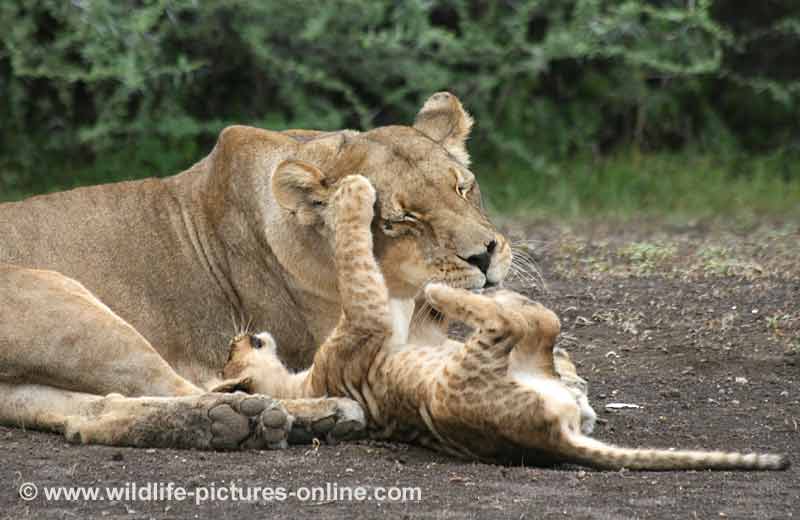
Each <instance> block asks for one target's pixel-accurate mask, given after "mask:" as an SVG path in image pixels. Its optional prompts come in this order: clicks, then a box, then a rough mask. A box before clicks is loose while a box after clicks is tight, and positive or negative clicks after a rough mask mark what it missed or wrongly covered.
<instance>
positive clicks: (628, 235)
mask: <svg viewBox="0 0 800 520" xmlns="http://www.w3.org/2000/svg"><path fill="white" fill-rule="evenodd" d="M511 233H512V234H515V235H517V236H518V237H522V238H523V240H521V241H520V242H519V246H520V247H521V248H523V249H526V250H527V251H528V252H529V253H530V255H531V256H533V257H534V258H535V260H536V262H537V263H538V265H539V266H540V268H541V272H542V274H543V277H544V279H545V280H546V281H547V289H546V291H542V290H537V289H533V288H532V280H531V279H530V277H529V276H528V275H524V274H523V275H520V276H518V277H517V279H516V280H514V281H512V284H513V285H514V286H515V287H517V288H520V289H523V290H525V291H526V292H528V293H530V294H533V295H534V296H535V297H536V298H538V299H540V300H541V301H543V302H544V303H546V304H547V305H549V306H550V307H552V308H553V309H555V310H556V311H557V312H558V313H559V315H560V316H561V317H562V320H563V325H564V327H563V328H564V331H565V337H564V339H563V342H564V344H565V345H566V346H567V347H568V348H569V349H570V350H571V351H572V353H573V357H574V358H575V359H576V361H577V362H578V363H579V367H580V372H581V373H582V374H583V375H584V376H585V377H586V378H587V379H589V380H590V383H591V390H590V398H591V400H592V402H593V404H594V406H595V408H596V409H597V410H598V412H599V415H600V417H601V419H602V423H601V424H600V425H599V427H598V430H597V435H598V436H599V437H600V438H603V439H606V440H609V441H612V442H615V443H618V444H626V445H648V446H666V447H669V446H676V447H678V446H679V447H686V448H701V447H704V448H725V449H731V450H758V451H773V452H784V453H788V454H789V455H790V458H791V459H792V462H793V464H794V465H793V466H792V467H791V468H790V469H789V470H788V471H786V472H752V473H747V472H662V473H634V472H628V471H622V472H599V471H593V470H589V469H583V468H579V467H573V466H565V467H560V468H557V469H538V468H523V467H500V466H492V465H484V464H473V463H467V462H462V461H457V460H453V459H451V458H448V457H444V456H441V455H437V454H434V453H431V452H429V451H426V450H424V449H420V448H414V447H408V446H403V445H393V444H376V443H369V442H354V443H348V444H340V445H338V446H321V447H318V448H313V447H308V446H304V447H294V448H291V449H289V450H286V451H282V452H248V453H201V452H188V451H171V450H158V451H156V450H136V449H119V448H108V447H101V446H74V445H70V444H68V443H66V442H65V441H64V440H63V439H62V438H60V437H58V436H56V435H50V434H44V433H37V432H31V431H21V430H16V429H10V428H0V476H2V479H3V480H2V482H3V484H2V485H0V504H1V505H2V510H0V517H8V518H36V519H38V518H126V519H138V518H211V519H217V518H243V517H270V518H305V517H309V518H325V519H329V518H348V519H349V518H365V517H378V516H385V517H389V518H396V517H400V518H460V517H468V518H531V519H549V518H570V519H582V518H593V519H594V518H598V519H616V518H688V519H693V518H699V519H712V518H736V519H738V518H758V519H786V518H792V517H800V470H799V469H798V468H800V459H799V458H798V455H797V452H798V447H800V424H798V423H799V422H800V227H798V226H797V225H786V224H780V225H770V226H763V227H760V228H757V229H749V230H738V231H730V230H728V231H724V230H720V229H719V228H715V227H706V226H699V225H694V226H685V227H669V226H666V225H663V224H652V223H650V224H649V223H641V222H638V223H635V224H627V225H617V226H600V225H581V226H574V227H573V228H571V229H570V228H564V227H556V226H553V225H550V224H548V223H546V222H541V223H536V224H528V225H526V226H520V225H516V226H514V229H513V230H511ZM612 402H616V403H630V404H636V405H638V406H640V407H641V408H638V409H628V410H622V411H616V412H610V411H606V410H605V405H607V404H609V403H612ZM23 482H33V483H35V484H36V485H37V486H38V487H39V492H40V493H39V495H40V496H39V497H38V498H36V499H34V500H32V501H29V502H26V501H23V500H22V499H21V498H20V497H19V495H18V490H19V486H20V485H21V484H22V483H23ZM134 482H135V483H136V484H137V485H139V486H142V485H144V484H146V483H147V482H160V483H167V482H173V483H174V484H175V485H176V486H183V487H184V488H186V489H187V490H188V491H194V492H200V490H202V489H205V490H206V491H208V492H210V489H212V488H216V489H219V488H223V487H224V488H226V489H229V486H231V484H233V485H235V486H239V487H244V486H265V487H273V488H279V487H282V488H285V489H286V491H287V493H291V492H295V493H298V491H300V490H301V488H302V487H313V486H324V485H325V484H326V483H330V484H331V485H332V486H333V485H336V486H338V487H339V488H343V487H344V486H365V487H366V488H367V492H368V493H373V492H374V491H375V488H376V487H377V486H387V487H388V486H408V487H418V488H419V491H420V493H421V497H422V499H421V500H420V501H406V502H379V501H376V500H364V501H333V500H329V499H325V498H323V499H321V500H320V499H316V500H309V501H301V500H299V499H298V498H297V497H296V496H290V497H288V498H287V499H286V500H282V501H281V500H276V499H273V500H264V499H262V498H261V497H259V498H255V499H253V500H249V501H232V500H227V501H225V500H217V501H211V500H208V501H205V502H203V503H201V504H199V505H198V504H195V500H194V499H192V498H187V499H186V500H184V501H171V502H167V501H151V502H144V501H124V500H123V501H110V500H103V501H94V502H88V501H76V502H68V501H50V502H48V501H46V500H45V499H44V498H43V490H44V488H45V487H48V486H100V487H103V486H123V487H124V486H126V485H129V484H128V483H134ZM162 485H165V484H162ZM300 493H301V494H302V491H300Z"/></svg>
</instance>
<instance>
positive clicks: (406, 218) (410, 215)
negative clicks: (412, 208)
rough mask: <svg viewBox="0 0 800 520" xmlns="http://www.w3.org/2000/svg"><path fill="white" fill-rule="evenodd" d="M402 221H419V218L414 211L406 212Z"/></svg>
mask: <svg viewBox="0 0 800 520" xmlns="http://www.w3.org/2000/svg"><path fill="white" fill-rule="evenodd" d="M400 222H419V219H418V218H417V216H416V215H414V214H413V213H404V214H403V218H402V220H401V221H400Z"/></svg>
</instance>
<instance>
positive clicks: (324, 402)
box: [283, 397, 367, 444]
mask: <svg viewBox="0 0 800 520" xmlns="http://www.w3.org/2000/svg"><path fill="white" fill-rule="evenodd" d="M283 405H284V406H285V407H286V409H287V410H288V411H289V413H291V414H292V416H293V418H294V423H293V426H292V430H291V432H290V434H289V442H290V443H291V444H308V443H310V442H312V441H313V440H314V439H319V440H321V441H326V442H328V443H330V444H334V443H336V442H337V441H341V440H347V439H353V438H357V437H359V436H361V434H362V433H363V432H364V429H365V428H366V425H367V421H366V418H365V416H364V410H363V409H362V408H361V405H359V404H358V403H357V402H355V401H353V400H352V399H347V398H344V397H324V398H318V399H287V400H285V401H283Z"/></svg>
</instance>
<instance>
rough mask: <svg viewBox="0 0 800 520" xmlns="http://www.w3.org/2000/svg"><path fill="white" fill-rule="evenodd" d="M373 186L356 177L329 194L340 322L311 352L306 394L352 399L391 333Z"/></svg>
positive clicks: (359, 397) (359, 396) (362, 399)
mask: <svg viewBox="0 0 800 520" xmlns="http://www.w3.org/2000/svg"><path fill="white" fill-rule="evenodd" d="M374 205H375V189H374V188H373V187H372V185H371V184H370V183H369V181H368V180H367V179H366V178H364V177H362V176H360V175H351V176H349V177H346V178H345V179H343V180H342V181H341V183H340V186H339V187H338V189H337V191H336V193H334V195H333V196H332V198H331V203H330V211H331V215H330V216H329V218H330V219H331V220H332V223H331V227H332V228H333V230H334V258H335V260H336V279H337V284H338V289H339V295H340V300H341V305H342V314H341V317H340V319H339V323H338V325H337V326H336V328H335V329H334V331H333V332H332V333H331V335H330V336H329V337H328V339H326V340H325V342H324V343H323V344H322V346H321V347H320V348H319V350H318V351H317V353H316V355H315V356H314V364H313V366H312V368H311V372H310V378H311V384H310V387H311V393H312V395H315V396H323V395H336V396H347V397H351V398H353V399H356V400H357V401H359V403H361V404H366V405H369V402H370V398H369V397H368V396H366V397H365V396H364V395H362V386H363V385H362V383H363V381H364V380H365V378H366V377H367V374H368V372H369V367H370V365H371V363H372V362H373V360H374V356H375V355H377V353H378V352H379V351H380V349H381V347H383V345H384V343H385V342H386V341H387V340H388V339H389V338H390V337H391V334H392V320H391V316H390V312H389V294H388V290H387V288H386V283H385V282H384V279H383V275H382V273H381V271H380V268H379V267H378V263H377V262H376V260H375V256H374V254H373V251H372V231H371V225H372V219H373V217H374V209H373V207H374Z"/></svg>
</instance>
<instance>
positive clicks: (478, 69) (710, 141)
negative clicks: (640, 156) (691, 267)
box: [0, 0, 800, 198]
mask: <svg viewBox="0 0 800 520" xmlns="http://www.w3.org/2000/svg"><path fill="white" fill-rule="evenodd" d="M0 27H2V30H3V32H2V33H1V34H0V93H2V95H1V96H0V103H2V107H1V108H0V197H2V198H12V197H16V196H18V195H20V194H22V193H29V192H33V191H45V190H48V189H54V188H62V187H68V186H72V185H74V184H77V183H89V182H101V181H106V180H116V179H121V178H130V177H140V176H146V175H162V174H169V173H174V172H176V171H179V170H180V169H182V168H185V167H186V166H188V165H189V164H191V163H192V162H193V161H194V160H197V159H199V158H200V157H201V156H202V155H203V154H204V153H205V152H206V151H207V150H208V149H209V148H210V146H211V143H213V139H214V137H215V136H216V134H217V132H218V131H219V129H220V128H222V127H223V126H224V125H226V124H229V123H233V122H236V123H245V124H253V125H257V126H263V127H269V128H287V127H313V128H323V129H326V128H327V129H334V128H341V127H354V128H368V127H371V126H375V125H379V124H385V123H395V122H410V121H411V120H412V119H413V116H414V113H415V111H416V110H417V109H418V108H419V106H420V104H421V102H422V101H423V100H424V99H425V98H426V97H427V96H428V95H430V94H431V93H432V92H435V91H437V90H443V89H448V90H451V91H453V92H455V93H456V94H458V95H459V96H460V97H461V98H462V99H463V101H464V102H465V104H466V105H467V108H468V109H469V110H470V111H471V112H472V113H473V115H475V117H476V120H477V123H478V125H477V128H476V134H475V138H474V145H473V150H474V152H475V155H477V157H478V159H479V160H480V161H481V163H482V164H484V165H485V164H491V165H493V166H494V167H498V168H500V169H503V168H507V169H521V168H526V169H533V170H536V171H538V172H540V173H544V174H548V173H549V174H551V175H554V174H556V173H558V172H560V171H561V169H562V168H560V167H559V166H558V165H559V164H561V163H562V162H563V161H564V160H565V159H568V158H570V157H573V156H575V155H580V156H587V155H591V156H594V157H598V156H604V155H608V154H612V153H613V151H614V150H615V149H619V148H631V147H633V148H636V149H638V150H643V151H645V152H647V151H670V150H671V151H675V150H687V149H688V150H692V151H695V152H697V151H699V152H702V153H706V154H708V153H713V154H724V155H726V156H731V155H736V154H739V153H742V152H747V153H752V152H757V153H759V154H762V153H771V154H774V153H780V154H782V156H787V157H797V156H798V155H800V151H799V150H798V148H800V144H799V143H800V130H798V128H800V124H798V121H800V67H798V65H797V64H799V63H800V2H796V1H794V0H764V1H759V2H740V1H737V0H717V1H715V2H711V1H710V0H649V1H646V0H616V1H614V0H505V1H480V0H471V1H468V0H460V1H459V0H451V1H426V0H411V1H404V2H396V1H393V0H380V1H379V0H332V1H329V2H299V1H288V0H263V1H262V0H208V1H199V0H136V1H134V0H130V1H123V0H69V1H68V0H4V1H3V2H0ZM785 171H790V172H794V173H792V175H794V176H796V175H797V174H796V171H797V170H796V169H785Z"/></svg>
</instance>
